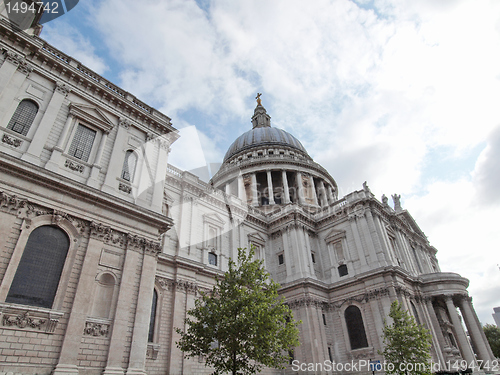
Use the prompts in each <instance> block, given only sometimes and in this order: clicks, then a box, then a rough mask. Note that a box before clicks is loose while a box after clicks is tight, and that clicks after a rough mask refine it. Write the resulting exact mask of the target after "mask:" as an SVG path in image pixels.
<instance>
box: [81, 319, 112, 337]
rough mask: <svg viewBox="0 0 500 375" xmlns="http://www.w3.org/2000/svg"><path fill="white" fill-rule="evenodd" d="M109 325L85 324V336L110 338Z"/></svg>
mask: <svg viewBox="0 0 500 375" xmlns="http://www.w3.org/2000/svg"><path fill="white" fill-rule="evenodd" d="M108 333H109V324H108V323H98V322H85V329H84V330H83V334H84V335H89V336H108Z"/></svg>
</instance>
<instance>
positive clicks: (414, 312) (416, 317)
mask: <svg viewBox="0 0 500 375" xmlns="http://www.w3.org/2000/svg"><path fill="white" fill-rule="evenodd" d="M410 304H411V309H412V311H413V316H414V317H415V320H416V321H417V324H421V323H420V318H419V316H418V312H417V308H416V307H415V305H414V304H413V302H412V301H410Z"/></svg>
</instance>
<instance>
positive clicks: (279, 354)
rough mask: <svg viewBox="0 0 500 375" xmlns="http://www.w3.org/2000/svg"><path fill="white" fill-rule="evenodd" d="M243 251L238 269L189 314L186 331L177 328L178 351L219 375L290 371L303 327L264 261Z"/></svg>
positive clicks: (231, 267) (232, 265)
mask: <svg viewBox="0 0 500 375" xmlns="http://www.w3.org/2000/svg"><path fill="white" fill-rule="evenodd" d="M253 256H254V249H253V247H251V248H250V250H249V252H248V253H247V252H246V249H238V264H236V263H235V262H234V261H233V260H232V259H230V260H229V270H228V271H227V272H226V273H225V274H224V277H222V278H219V279H217V281H216V285H215V286H214V288H213V290H212V292H211V293H201V298H200V299H198V300H196V301H195V307H194V308H193V309H191V310H190V311H188V313H187V315H188V317H187V318H186V320H185V324H186V331H185V332H184V331H183V330H181V329H179V328H176V331H177V333H178V334H180V335H181V339H180V340H179V341H178V342H177V346H178V347H179V348H180V350H182V351H183V352H184V354H185V355H186V357H187V358H191V357H197V356H200V355H201V356H204V357H205V359H206V362H205V365H206V366H213V368H214V369H215V371H214V374H222V373H226V372H229V373H232V374H233V375H236V374H254V373H255V372H257V371H260V370H261V369H262V368H263V367H264V366H269V367H275V368H285V366H284V363H285V362H286V361H288V360H289V352H290V350H292V348H293V347H295V346H298V345H299V340H298V334H299V331H298V328H297V326H298V324H300V322H295V321H294V320H293V316H292V312H291V310H290V308H289V307H288V306H287V305H285V304H284V298H282V297H279V296H278V288H279V284H277V283H275V282H274V281H272V280H270V278H269V274H268V273H267V272H266V271H265V270H264V268H263V261H261V260H252V258H253Z"/></svg>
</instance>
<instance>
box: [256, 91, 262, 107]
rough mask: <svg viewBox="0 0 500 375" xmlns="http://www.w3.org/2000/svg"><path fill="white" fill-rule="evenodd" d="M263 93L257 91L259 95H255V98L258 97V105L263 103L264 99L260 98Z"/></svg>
mask: <svg viewBox="0 0 500 375" xmlns="http://www.w3.org/2000/svg"><path fill="white" fill-rule="evenodd" d="M261 95H262V93H260V92H258V93H257V96H256V97H255V99H257V105H262V101H261V99H260V97H261Z"/></svg>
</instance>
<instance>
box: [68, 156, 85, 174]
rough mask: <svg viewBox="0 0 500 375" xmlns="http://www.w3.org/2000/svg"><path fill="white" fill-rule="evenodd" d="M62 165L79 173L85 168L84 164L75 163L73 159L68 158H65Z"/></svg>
mask: <svg viewBox="0 0 500 375" xmlns="http://www.w3.org/2000/svg"><path fill="white" fill-rule="evenodd" d="M64 166H65V167H66V168H69V169H71V170H72V171H75V172H79V173H83V171H84V170H85V166H84V165H82V164H79V163H75V162H74V161H72V160H69V159H66V162H65V163H64Z"/></svg>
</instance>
